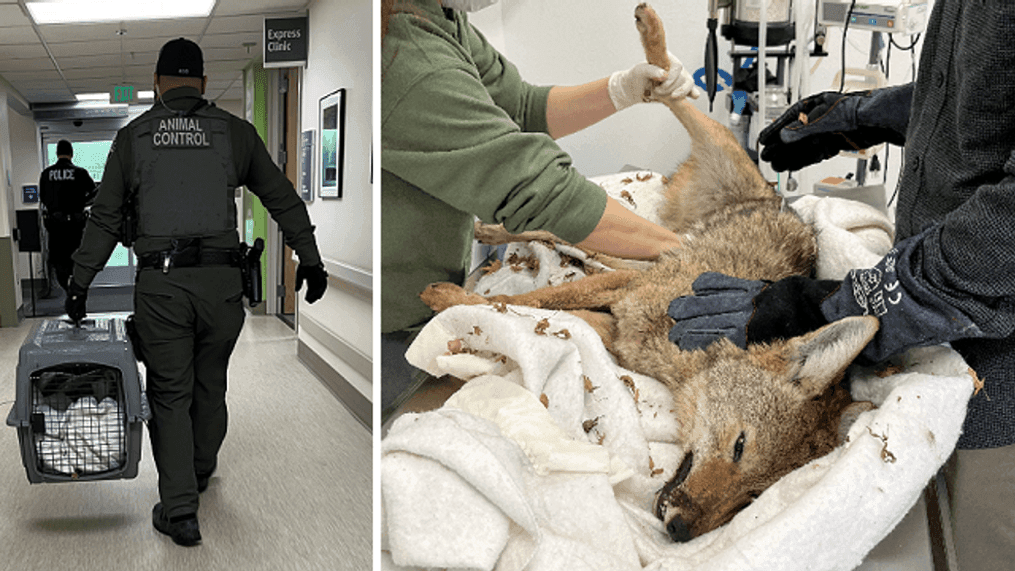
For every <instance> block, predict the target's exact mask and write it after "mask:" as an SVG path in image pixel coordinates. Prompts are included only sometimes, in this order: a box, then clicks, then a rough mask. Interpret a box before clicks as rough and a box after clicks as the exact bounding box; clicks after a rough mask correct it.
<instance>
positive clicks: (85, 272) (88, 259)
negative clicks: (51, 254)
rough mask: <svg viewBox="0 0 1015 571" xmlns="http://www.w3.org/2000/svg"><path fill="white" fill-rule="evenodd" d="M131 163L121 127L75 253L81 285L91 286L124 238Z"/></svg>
mask: <svg viewBox="0 0 1015 571" xmlns="http://www.w3.org/2000/svg"><path fill="white" fill-rule="evenodd" d="M129 164H130V140H129V137H127V136H126V134H125V131H124V130H121V131H120V132H118V133H117V134H116V139H114V141H113V146H112V147H111V148H110V150H109V155H108V156H107V157H106V167H105V169H104V170H103V171H102V182H101V183H100V184H99V190H98V192H97V193H96V195H95V202H94V203H92V210H91V215H90V216H89V218H88V223H87V224H86V225H85V233H84V236H83V237H82V239H81V246H80V247H79V248H78V249H77V251H75V252H74V254H73V255H72V256H71V258H72V259H73V260H74V281H75V282H76V283H77V284H78V285H79V286H82V287H85V288H87V287H88V286H90V285H91V283H92V280H94V279H95V275H96V274H98V273H99V272H100V271H102V268H104V267H105V265H106V261H108V260H109V256H110V255H111V254H112V253H113V250H114V249H115V248H116V244H117V243H118V242H119V240H120V224H121V222H122V219H123V214H122V212H121V210H120V209H121V207H122V206H123V200H124V196H125V195H126V193H127V189H128V186H129V184H130V182H129V181H130V179H129V176H128V175H129V173H130V170H129V168H126V167H125V165H129Z"/></svg>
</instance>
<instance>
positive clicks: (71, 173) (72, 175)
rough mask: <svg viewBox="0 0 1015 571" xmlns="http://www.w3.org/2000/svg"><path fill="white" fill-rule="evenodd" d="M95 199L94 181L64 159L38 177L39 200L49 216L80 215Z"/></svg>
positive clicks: (68, 160) (79, 168) (84, 171)
mask: <svg viewBox="0 0 1015 571" xmlns="http://www.w3.org/2000/svg"><path fill="white" fill-rule="evenodd" d="M94 198H95V181H93V180H92V177H91V175H89V174H88V171H86V170H85V169H83V168H81V167H79V166H75V165H74V163H72V162H71V160H70V159H68V158H66V157H64V158H61V159H59V160H57V161H56V162H55V163H53V164H52V165H50V166H49V167H47V168H46V169H45V170H43V171H42V175H40V176H39V199H40V200H41V201H42V204H43V206H45V207H46V211H47V212H48V213H49V214H50V215H57V216H59V215H70V214H81V213H82V212H84V210H85V207H86V206H88V205H89V204H90V203H91V201H92V200H93V199H94Z"/></svg>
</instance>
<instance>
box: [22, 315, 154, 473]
mask: <svg viewBox="0 0 1015 571" xmlns="http://www.w3.org/2000/svg"><path fill="white" fill-rule="evenodd" d="M16 382H17V386H16V392H15V394H16V400H15V403H14V407H13V408H11V412H10V414H9V415H8V416H7V424H8V425H9V426H14V427H16V428H17V429H18V441H19V442H20V444H21V457H22V462H23V463H24V465H25V471H26V472H27V473H28V481H30V482H32V483H40V482H71V481H92V480H114V479H121V478H133V477H135V476H137V465H138V461H139V460H140V459H141V424H142V422H143V421H145V420H147V419H148V417H149V416H150V414H149V412H148V404H147V401H146V399H145V395H144V392H143V390H142V387H141V377H140V375H139V373H138V368H137V362H136V361H135V360H134V353H133V350H132V348H131V345H130V340H129V339H128V336H127V332H126V327H125V319H124V318H123V317H119V316H106V317H104V316H97V317H93V318H89V319H85V320H84V321H83V322H82V323H81V325H80V327H75V326H74V325H73V324H71V323H70V322H68V321H64V320H47V321H43V322H41V323H39V324H38V325H36V326H35V327H34V328H33V329H32V331H31V333H29V335H28V338H27V339H25V342H24V344H23V345H22V346H21V352H20V354H19V357H18V371H17V380H16Z"/></svg>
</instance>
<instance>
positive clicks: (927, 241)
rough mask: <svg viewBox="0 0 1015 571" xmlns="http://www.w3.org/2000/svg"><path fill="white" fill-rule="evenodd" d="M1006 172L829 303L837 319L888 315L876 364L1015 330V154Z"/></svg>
mask: <svg viewBox="0 0 1015 571" xmlns="http://www.w3.org/2000/svg"><path fill="white" fill-rule="evenodd" d="M1004 172H1005V174H1006V176H1005V177H1004V178H1003V179H1002V180H1000V181H998V182H997V183H995V184H985V185H983V186H981V187H980V188H979V189H978V190H977V191H976V192H975V193H974V194H973V196H971V197H970V198H969V199H968V200H966V201H965V202H964V203H963V204H962V205H961V206H959V207H958V208H956V209H955V210H953V211H952V212H951V213H949V214H948V215H947V216H946V217H945V219H944V220H943V221H942V222H941V223H940V224H937V225H934V226H931V227H929V228H927V229H926V230H924V231H923V232H922V233H920V234H918V235H916V236H913V237H911V238H908V239H906V240H903V241H902V242H900V243H899V244H897V245H896V247H895V248H894V249H892V251H891V252H889V253H888V255H887V256H885V258H884V259H882V260H881V261H880V262H879V263H878V264H877V265H876V266H875V267H874V268H872V269H867V270H853V271H851V272H850V274H849V275H848V276H847V277H846V279H845V280H844V281H843V285H842V287H841V288H840V289H839V290H838V291H837V292H836V293H835V294H834V295H832V296H830V297H829V298H828V299H827V300H825V302H824V303H823V304H822V307H821V309H822V313H823V314H824V315H825V317H826V318H828V319H829V320H830V321H832V320H836V319H841V318H842V317H846V316H848V315H875V316H877V317H879V318H880V319H881V329H880V330H879V331H878V334H877V335H876V336H875V338H874V340H873V341H872V342H871V343H870V345H868V346H867V348H866V349H865V350H864V352H863V354H862V356H863V357H865V358H866V359H868V360H870V361H875V362H876V361H880V360H883V359H885V358H887V357H889V356H891V355H894V354H896V353H899V352H901V351H904V350H905V349H908V348H910V347H914V346H919V345H930V344H936V343H944V342H948V341H954V340H956V339H965V338H975V337H987V338H993V339H1001V338H1005V337H1008V336H1009V335H1011V334H1012V332H1015V225H1013V224H1012V223H1011V221H1012V220H1015V201H1013V200H1012V199H1011V198H1012V196H1013V195H1015V153H1013V154H1012V156H1011V157H1010V158H1009V160H1008V161H1007V163H1006V164H1005V167H1004Z"/></svg>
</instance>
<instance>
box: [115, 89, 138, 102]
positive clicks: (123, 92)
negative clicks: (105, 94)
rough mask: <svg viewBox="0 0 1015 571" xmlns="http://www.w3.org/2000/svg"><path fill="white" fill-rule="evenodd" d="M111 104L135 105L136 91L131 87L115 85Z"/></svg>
mask: <svg viewBox="0 0 1015 571" xmlns="http://www.w3.org/2000/svg"><path fill="white" fill-rule="evenodd" d="M111 101H112V102H113V103H137V90H136V89H134V86H133V85H117V86H116V87H114V88H113V97H112V99H111Z"/></svg>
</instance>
